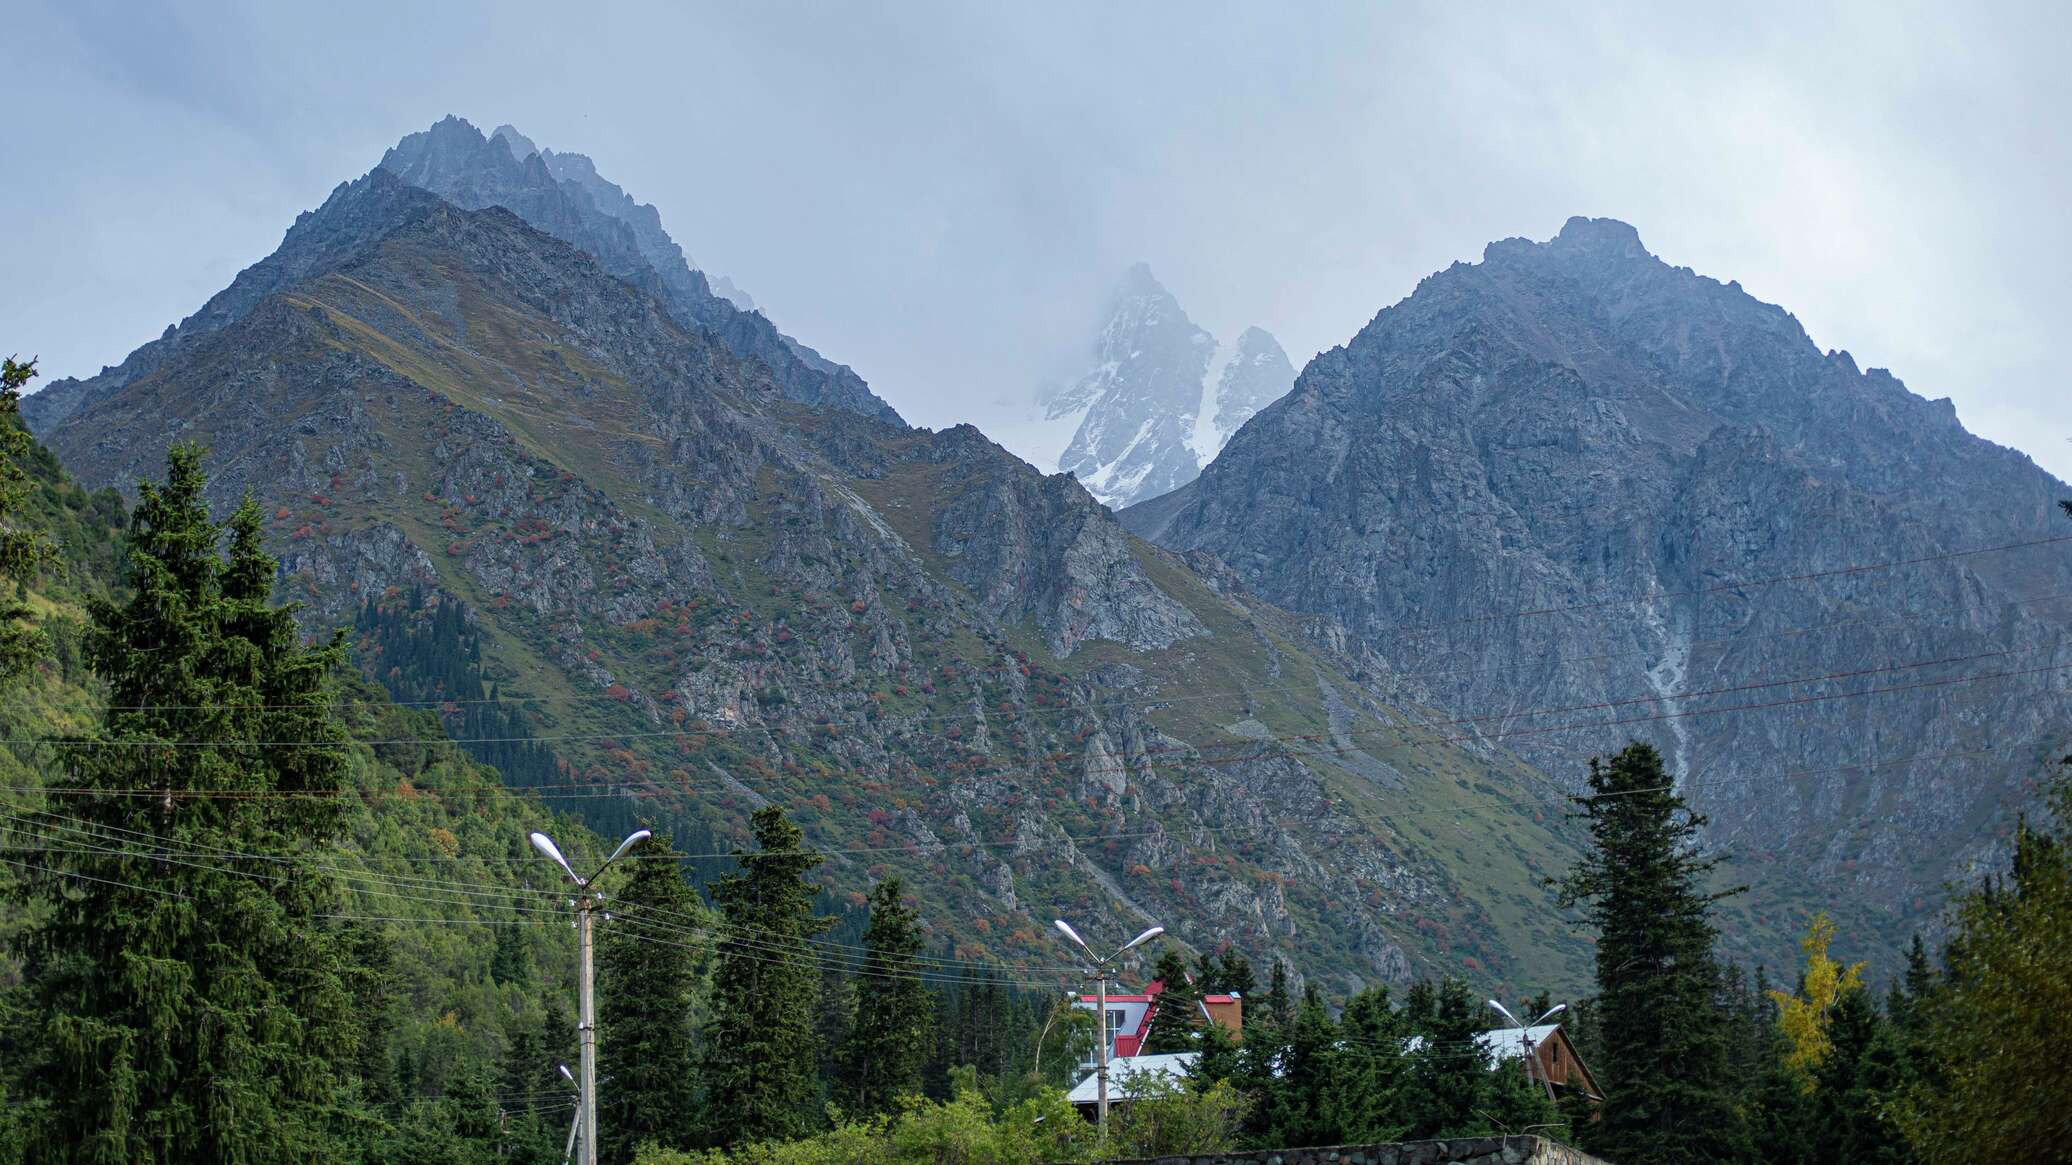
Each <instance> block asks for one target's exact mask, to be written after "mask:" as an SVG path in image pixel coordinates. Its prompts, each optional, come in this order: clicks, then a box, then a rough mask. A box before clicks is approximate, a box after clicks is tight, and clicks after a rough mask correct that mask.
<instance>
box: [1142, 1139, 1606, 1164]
mask: <svg viewBox="0 0 2072 1165" xmlns="http://www.w3.org/2000/svg"><path fill="white" fill-rule="evenodd" d="M1112 1165H1606V1162H1603V1161H1600V1160H1599V1159H1597V1158H1596V1157H1592V1156H1590V1155H1589V1154H1588V1153H1585V1152H1582V1151H1581V1150H1578V1149H1571V1148H1569V1147H1568V1146H1567V1145H1562V1144H1557V1143H1555V1142H1553V1141H1549V1140H1546V1139H1544V1138H1542V1137H1456V1138H1453V1139H1451V1140H1445V1141H1403V1142H1399V1143H1397V1144H1393V1145H1330V1146H1325V1147H1321V1148H1315V1149H1260V1150H1257V1151H1254V1152H1248V1153H1210V1154H1207V1155H1205V1156H1200V1157H1156V1158H1144V1159H1141V1160H1138V1161H1117V1162H1113V1163H1112Z"/></svg>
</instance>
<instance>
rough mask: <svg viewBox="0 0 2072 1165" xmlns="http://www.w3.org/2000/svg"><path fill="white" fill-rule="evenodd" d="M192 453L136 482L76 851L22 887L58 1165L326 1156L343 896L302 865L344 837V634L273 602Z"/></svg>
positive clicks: (184, 449)
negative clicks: (311, 630)
mask: <svg viewBox="0 0 2072 1165" xmlns="http://www.w3.org/2000/svg"><path fill="white" fill-rule="evenodd" d="M205 484H206V482H205V478H204V475H203V473H202V468H201V454H200V451H199V450H197V449H195V448H193V447H191V446H177V447H175V448H174V449H173V450H172V452H171V453H170V454H169V456H168V471H167V478H166V482H165V484H164V485H163V486H157V485H153V484H150V483H143V484H140V486H139V487H138V493H139V501H138V505H137V508H136V511H135V513H134V515H133V519H132V523H131V527H130V538H129V547H128V561H127V565H126V582H127V584H128V591H129V597H128V598H127V599H126V600H125V601H123V602H121V603H119V604H118V603H114V602H110V601H106V600H101V601H96V602H95V603H93V604H92V607H91V614H92V618H93V627H92V630H91V633H90V635H89V638H88V644H87V655H88V659H89V661H90V662H91V664H92V666H93V668H94V670H95V672H96V673H97V674H98V675H99V676H100V677H101V679H102V681H103V682H104V683H105V685H106V691H107V699H108V707H107V709H106V710H105V712H104V713H103V714H102V716H101V718H100V723H99V724H98V726H97V727H96V729H95V730H94V731H93V732H92V733H91V734H90V735H89V736H87V737H86V738H84V739H81V740H79V741H77V742H75V743H73V744H71V745H69V746H67V747H65V748H64V749H63V750H62V759H63V771H62V772H61V774H60V775H58V776H57V777H56V778H55V779H54V780H53V781H52V783H51V793H52V800H53V802H54V803H55V804H56V805H57V806H58V808H59V811H60V812H61V813H62V814H63V815H64V820H63V824H62V828H64V829H65V830H66V831H67V832H68V834H69V835H70V836H72V837H73V838H74V840H75V841H76V842H77V843H78V844H77V850H78V851H79V852H75V853H71V854H67V855H64V856H63V857H62V858H59V859H57V861H56V862H55V863H54V865H55V866H56V869H55V871H54V872H52V873H49V874H45V875H40V876H36V877H32V878H30V879H29V880H28V881H27V883H26V886H25V889H26V891H27V892H28V893H30V894H32V895H34V896H35V897H37V898H38V899H40V904H39V910H38V917H37V921H36V922H35V923H34V924H33V925H32V926H31V927H30V928H29V929H28V930H27V931H26V933H25V934H24V936H23V941H22V942H21V944H20V949H21V951H22V953H23V954H24V955H25V961H26V974H27V979H28V989H29V991H30V992H31V993H32V997H33V999H34V1001H35V1006H36V1010H37V1015H38V1016H39V1018H40V1022H41V1032H40V1037H41V1038H40V1041H39V1043H40V1048H41V1058H40V1061H39V1062H38V1063H37V1064H36V1065H35V1066H34V1068H33V1070H32V1071H30V1072H28V1073H27V1074H26V1075H25V1077H24V1079H25V1080H26V1082H27V1083H28V1084H29V1086H30V1087H31V1088H33V1089H34V1090H35V1091H36V1092H37V1093H38V1099H39V1100H40V1101H41V1103H42V1104H43V1106H44V1109H43V1111H44V1119H43V1120H42V1121H41V1122H40V1127H39V1128H38V1129H37V1130H35V1133H34V1136H33V1142H32V1146H31V1150H30V1154H31V1156H32V1158H33V1159H35V1160H39V1161H52V1162H107V1163H113V1162H131V1161H151V1162H158V1163H166V1165H172V1163H180V1162H256V1161H289V1160H293V1161H302V1162H307V1161H325V1160H330V1159H333V1158H335V1157H336V1156H337V1155H338V1154H339V1152H340V1145H339V1143H338V1141H337V1140H336V1139H335V1136H334V1133H335V1129H334V1128H333V1124H334V1121H335V1118H336V1115H337V1114H336V1110H337V1106H338V1104H339V1103H340V1101H341V1099H342V1098H341V1096H340V1093H339V1079H340V1077H341V1075H342V1074H344V1073H345V1072H348V1071H350V1067H351V1065H352V1062H353V1061H354V1059H355V1058H356V1055H357V1052H358V1049H357V1048H356V1046H355V1045H356V1042H357V1040H358V1038H360V1037H361V1035H362V1034H363V1033H362V1031H361V1030H360V1028H359V1027H358V1026H357V1025H356V1024H355V1023H354V1022H353V1017H352V1016H351V1014H350V999H351V996H350V992H349V990H348V985H347V979H348V975H349V970H350V968H349V962H348V958H347V951H346V949H345V947H346V942H345V938H344V936H343V935H342V934H341V933H340V931H339V928H338V925H337V923H336V921H335V918H334V916H335V915H336V914H337V913H339V907H340V901H339V896H338V894H337V892H336V890H335V889H334V887H333V886H332V884H331V883H330V882H329V881H328V880H327V879H326V878H325V877H324V875H323V874H322V873H320V872H319V871H318V870H317V869H315V868H314V867H313V865H312V862H311V855H312V851H313V849H314V848H315V847H316V846H317V845H318V844H319V843H321V842H322V841H324V840H326V839H328V838H330V837H332V836H333V835H334V834H335V833H336V831H337V829H338V825H339V806H338V804H337V798H336V794H337V793H338V791H339V789H340V786H341V782H342V780H343V777H344V772H345V763H346V758H345V753H344V751H343V749H342V747H341V741H342V740H343V736H344V734H343V731H342V729H341V727H340V725H339V723H338V721H337V719H336V715H335V712H334V709H333V707H332V701H331V695H330V690H329V682H330V676H331V672H332V669H333V668H335V667H336V666H337V665H338V664H339V663H340V662H341V654H342V648H341V646H340V644H339V642H338V641H337V640H333V641H332V643H331V644H330V645H329V646H323V647H307V646H304V645H303V643H302V641H301V638H300V635H299V634H298V632H297V630H296V627H295V623H294V621H293V618H292V614H291V611H290V610H289V609H286V608H279V607H274V606H272V605H271V598H272V588H273V580H274V573H275V563H274V561H273V559H272V558H271V557H269V556H268V555H267V554H266V553H265V551H264V550H263V549H262V548H261V546H260V518H259V511H258V508H257V506H255V505H254V504H253V503H252V501H251V499H250V498H247V499H246V500H245V503H244V504H243V505H241V506H240V507H239V508H238V510H237V513H236V515H235V516H234V517H233V518H232V520H231V522H230V523H229V547H228V554H227V557H219V555H218V547H219V545H220V544H221V542H222V540H223V537H224V528H223V527H221V526H218V525H217V524H216V523H214V522H212V521H211V520H210V518H209V513H208V508H207V504H206V502H205V501H204V498H203V490H204V486H205Z"/></svg>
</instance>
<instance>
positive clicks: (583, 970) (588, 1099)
mask: <svg viewBox="0 0 2072 1165" xmlns="http://www.w3.org/2000/svg"><path fill="white" fill-rule="evenodd" d="M652 836H654V835H653V834H652V833H651V832H650V831H648V830H645V829H636V830H634V831H633V832H632V833H631V834H629V835H627V837H626V840H625V841H622V842H620V843H619V848H617V849H615V850H613V851H612V856H610V857H608V858H606V859H604V864H603V865H601V866H599V867H597V870H596V872H595V873H593V874H591V875H590V876H589V877H587V878H584V877H580V876H578V875H577V874H576V871H575V867H573V866H571V865H569V864H568V859H567V858H564V857H562V856H561V849H560V847H559V846H556V845H555V844H554V839H552V838H550V837H548V836H547V835H546V834H544V833H535V834H533V835H532V848H534V849H536V850H538V851H540V852H541V853H543V854H545V855H546V856H547V858H548V859H549V860H550V861H552V862H553V863H554V864H555V865H557V866H560V867H561V871H562V873H565V874H567V875H568V880H569V881H571V882H574V883H575V884H576V891H577V893H576V900H575V908H576V945H577V946H578V947H579V948H580V949H581V951H582V960H581V964H580V967H579V969H578V970H577V972H576V1010H577V1016H576V1043H577V1045H578V1047H579V1048H580V1049H581V1051H582V1058H581V1060H580V1064H581V1072H582V1078H581V1079H580V1080H578V1081H577V1082H576V1087H577V1088H578V1089H580V1090H581V1093H582V1095H581V1097H580V1098H579V1099H578V1100H577V1102H576V1126H577V1128H578V1129H580V1130H581V1136H582V1143H583V1155H582V1157H581V1163H582V1165H597V989H596V986H595V983H594V981H593V979H592V978H591V967H590V961H591V960H590V955H591V945H592V944H591V936H592V930H593V928H592V926H591V917H592V915H593V914H594V913H595V912H596V910H597V907H598V904H599V903H601V902H602V901H603V900H604V895H602V894H598V893H596V892H594V891H592V890H591V889H590V887H591V886H593V885H595V884H596V882H597V879H598V878H599V877H601V876H602V875H603V874H604V872H605V871H606V870H608V869H610V868H611V864H612V863H613V862H616V861H618V860H619V859H620V858H622V857H624V856H626V851H627V850H629V849H632V848H633V847H634V846H635V845H638V844H639V843H641V842H643V841H646V840H647V839H648V838H650V837H652Z"/></svg>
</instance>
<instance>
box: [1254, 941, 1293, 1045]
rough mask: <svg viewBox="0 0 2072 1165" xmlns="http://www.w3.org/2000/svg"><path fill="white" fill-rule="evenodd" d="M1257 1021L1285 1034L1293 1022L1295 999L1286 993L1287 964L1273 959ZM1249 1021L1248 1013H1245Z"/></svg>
mask: <svg viewBox="0 0 2072 1165" xmlns="http://www.w3.org/2000/svg"><path fill="white" fill-rule="evenodd" d="M1259 1002H1260V1004H1261V1006H1260V1008H1259V1016H1258V1018H1259V1020H1260V1022H1262V1023H1265V1024H1266V1025H1268V1026H1269V1027H1272V1028H1274V1029H1275V1030H1277V1031H1281V1032H1286V1031H1287V1030H1288V1027H1289V1025H1290V1024H1292V1023H1294V1022H1295V997H1294V996H1293V995H1291V994H1289V992H1288V964H1286V963H1284V962H1282V961H1280V960H1279V959H1275V960H1274V961H1273V973H1272V974H1271V975H1270V976H1269V977H1268V980H1267V987H1266V997H1265V998H1264V999H1261V1000H1260V1001H1259ZM1245 1018H1246V1019H1247V1020H1248V1021H1249V1020H1250V1019H1251V1018H1252V1014H1251V1012H1250V1011H1247V1012H1246V1013H1245Z"/></svg>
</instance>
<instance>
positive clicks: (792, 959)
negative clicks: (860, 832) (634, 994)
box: [699, 806, 829, 1145]
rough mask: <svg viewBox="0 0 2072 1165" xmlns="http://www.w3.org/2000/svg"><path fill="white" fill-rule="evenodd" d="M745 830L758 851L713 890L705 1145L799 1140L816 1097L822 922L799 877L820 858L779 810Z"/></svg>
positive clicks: (766, 811)
mask: <svg viewBox="0 0 2072 1165" xmlns="http://www.w3.org/2000/svg"><path fill="white" fill-rule="evenodd" d="M751 828H752V830H753V832H754V835H755V840H756V843H757V846H758V849H757V850H756V851H754V852H742V851H736V852H735V860H736V861H738V862H739V863H740V865H741V871H740V872H739V873H734V874H728V875H726V876H725V877H722V878H720V879H719V881H717V882H715V883H714V884H713V886H712V898H713V901H714V903H715V904H716V905H717V906H718V907H719V911H720V918H721V926H720V943H719V949H718V958H717V967H716V969H715V972H714V974H713V983H712V1018H711V1022H710V1023H709V1024H708V1025H707V1027H706V1032H705V1041H704V1043H705V1047H704V1053H703V1057H702V1059H701V1060H700V1063H699V1082H700V1085H701V1089H702V1092H703V1097H702V1100H703V1103H704V1106H705V1127H706V1130H707V1134H708V1139H710V1140H712V1141H715V1142H717V1143H719V1144H723V1145H733V1144H739V1143H740V1142H743V1141H758V1140H781V1139H786V1138H791V1137H796V1136H800V1135H802V1134H803V1133H805V1132H806V1131H807V1130H808V1129H809V1128H810V1127H812V1125H813V1124H814V1122H815V1119H816V1114H814V1113H813V1111H812V1104H813V1101H814V1099H815V1098H816V1097H817V1096H818V1095H819V1091H820V1089H819V1081H818V1080H817V1079H816V1078H815V1073H814V1063H815V1061H816V1059H817V1058H818V1049H817V1048H816V1047H815V1039H814V1022H815V1019H816V1017H817V1012H818V1002H819V1000H818V996H819V993H820V973H819V970H818V967H817V964H816V960H815V957H814V950H813V945H812V938H813V936H814V935H816V934H818V933H820V932H821V931H822V930H824V929H826V928H827V926H828V925H829V921H828V920H827V919H825V918H820V917H816V916H815V915H814V913H813V898H814V895H816V894H817V893H818V892H819V890H820V887H819V886H817V885H815V884H813V883H811V882H808V881H806V876H807V875H808V874H810V873H811V872H812V871H813V870H814V868H815V867H817V866H819V865H820V863H821V860H822V859H821V857H820V855H819V854H816V853H813V852H812V851H810V850H808V849H806V848H805V847H804V844H803V842H804V835H803V834H801V833H800V832H799V828H798V827H797V826H795V825H793V824H792V823H791V822H790V821H788V820H786V819H785V817H784V811H783V810H782V809H779V808H777V807H775V806H766V807H764V808H762V809H758V810H756V811H755V815H754V817H753V818H752V824H751Z"/></svg>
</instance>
